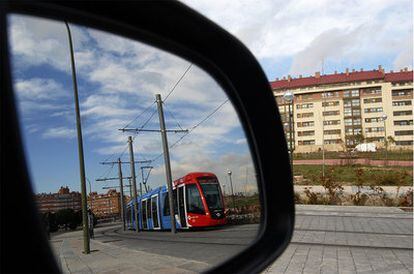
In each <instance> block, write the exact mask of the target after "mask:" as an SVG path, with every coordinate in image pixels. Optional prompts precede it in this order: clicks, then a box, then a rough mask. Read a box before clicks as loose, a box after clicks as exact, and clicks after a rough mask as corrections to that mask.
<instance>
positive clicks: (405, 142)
mask: <svg viewBox="0 0 414 274" xmlns="http://www.w3.org/2000/svg"><path fill="white" fill-rule="evenodd" d="M395 144H396V145H397V146H412V145H413V141H395Z"/></svg>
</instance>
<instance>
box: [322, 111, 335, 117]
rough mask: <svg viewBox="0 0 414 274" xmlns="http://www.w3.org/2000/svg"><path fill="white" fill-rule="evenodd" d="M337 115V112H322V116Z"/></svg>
mask: <svg viewBox="0 0 414 274" xmlns="http://www.w3.org/2000/svg"><path fill="white" fill-rule="evenodd" d="M333 115H339V110H332V111H324V112H323V116H333Z"/></svg>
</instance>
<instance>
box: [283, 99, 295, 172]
mask: <svg viewBox="0 0 414 274" xmlns="http://www.w3.org/2000/svg"><path fill="white" fill-rule="evenodd" d="M293 98H294V95H293V92H291V91H286V92H285V93H284V94H283V99H284V100H285V101H286V102H288V103H289V154H290V166H291V168H292V170H293V113H292V112H293Z"/></svg>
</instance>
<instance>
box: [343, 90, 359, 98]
mask: <svg viewBox="0 0 414 274" xmlns="http://www.w3.org/2000/svg"><path fill="white" fill-rule="evenodd" d="M358 96H359V90H358V89H353V90H345V91H344V97H358Z"/></svg>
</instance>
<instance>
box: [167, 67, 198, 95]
mask: <svg viewBox="0 0 414 274" xmlns="http://www.w3.org/2000/svg"><path fill="white" fill-rule="evenodd" d="M192 66H193V64H192V63H191V64H190V65H189V66H188V67H187V69H186V70H185V71H184V73H183V74H182V75H181V77H180V78H179V79H178V81H177V82H176V83H175V85H174V86H173V87H172V89H171V90H170V92H169V93H168V94H167V96H165V97H164V102H165V101H167V99H168V97H170V95H171V94H172V93H173V92H174V90H175V88H176V87H177V86H178V84H180V82H181V80H183V79H184V77H185V75H186V74H187V72H188V71H189V70H190V69H191V67H192Z"/></svg>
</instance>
